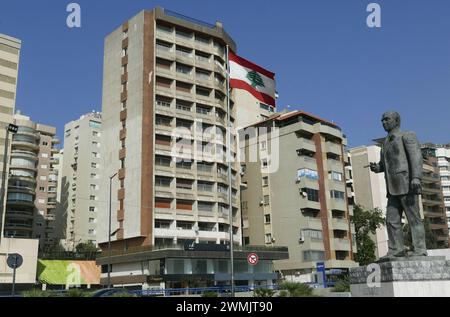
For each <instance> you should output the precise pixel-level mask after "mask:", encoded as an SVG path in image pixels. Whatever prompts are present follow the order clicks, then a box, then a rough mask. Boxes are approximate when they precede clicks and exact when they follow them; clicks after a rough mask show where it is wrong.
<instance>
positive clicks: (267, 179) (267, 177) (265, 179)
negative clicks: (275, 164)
mask: <svg viewBox="0 0 450 317" xmlns="http://www.w3.org/2000/svg"><path fill="white" fill-rule="evenodd" d="M268 185H269V176H264V177H263V186H268Z"/></svg>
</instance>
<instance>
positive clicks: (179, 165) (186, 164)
mask: <svg viewBox="0 0 450 317" xmlns="http://www.w3.org/2000/svg"><path fill="white" fill-rule="evenodd" d="M191 166H192V162H187V161H181V162H178V163H177V168H181V169H185V170H190V169H191Z"/></svg>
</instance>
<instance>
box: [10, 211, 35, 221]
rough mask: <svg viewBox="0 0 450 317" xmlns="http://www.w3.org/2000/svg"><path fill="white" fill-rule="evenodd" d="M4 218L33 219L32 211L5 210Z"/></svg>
mask: <svg viewBox="0 0 450 317" xmlns="http://www.w3.org/2000/svg"><path fill="white" fill-rule="evenodd" d="M6 218H8V219H13V218H17V219H34V215H33V211H25V210H23V211H18V210H14V211H11V210H7V211H6Z"/></svg>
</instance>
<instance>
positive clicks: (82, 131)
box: [61, 112, 108, 250]
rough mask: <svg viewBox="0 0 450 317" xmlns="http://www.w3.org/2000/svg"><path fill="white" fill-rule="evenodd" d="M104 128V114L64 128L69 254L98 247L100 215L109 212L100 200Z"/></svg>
mask: <svg viewBox="0 0 450 317" xmlns="http://www.w3.org/2000/svg"><path fill="white" fill-rule="evenodd" d="M101 125H102V116H101V113H99V112H92V113H88V114H85V115H82V116H81V117H80V118H79V119H78V120H74V121H71V122H69V123H67V124H66V125H65V126H64V152H63V164H62V178H61V182H62V184H61V207H62V210H63V211H64V213H63V224H62V225H63V235H64V239H63V241H62V242H63V246H64V247H65V248H66V249H67V250H74V248H75V247H76V245H77V244H79V243H87V242H92V243H94V244H97V224H98V222H97V219H98V217H97V215H98V212H99V210H100V208H102V210H106V208H107V203H106V202H103V203H100V200H99V199H100V198H99V197H100V194H99V193H100V176H101V174H102V166H103V161H102V157H101V154H100V152H101V146H102V144H101ZM104 140H105V141H106V142H108V139H104ZM104 227H107V222H105V223H104Z"/></svg>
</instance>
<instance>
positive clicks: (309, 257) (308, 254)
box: [303, 250, 325, 261]
mask: <svg viewBox="0 0 450 317" xmlns="http://www.w3.org/2000/svg"><path fill="white" fill-rule="evenodd" d="M324 259H325V252H324V251H311V250H310V251H303V260H304V261H322V260H324Z"/></svg>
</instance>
